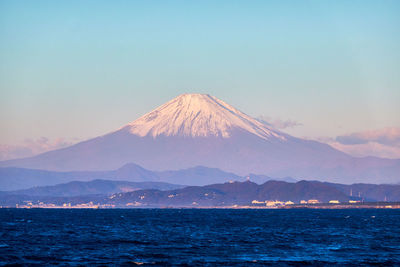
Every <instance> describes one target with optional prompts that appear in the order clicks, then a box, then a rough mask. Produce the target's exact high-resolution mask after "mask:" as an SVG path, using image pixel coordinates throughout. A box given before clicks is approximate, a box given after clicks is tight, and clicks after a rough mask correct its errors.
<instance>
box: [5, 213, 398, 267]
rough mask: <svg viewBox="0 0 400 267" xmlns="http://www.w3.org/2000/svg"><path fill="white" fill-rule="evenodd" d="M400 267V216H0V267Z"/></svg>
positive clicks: (331, 214)
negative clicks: (310, 266)
mask: <svg viewBox="0 0 400 267" xmlns="http://www.w3.org/2000/svg"><path fill="white" fill-rule="evenodd" d="M8 264H10V265H12V264H21V265H31V266H32V265H33V266H35V265H37V266H43V265H77V266H87V265H92V266H124V265H127V266H128V265H136V264H139V265H141V266H146V265H149V266H157V265H163V266H265V265H278V266H279V265H281V266H297V265H299V264H306V265H317V266H327V265H340V266H344V265H349V266H353V265H354V266H359V265H382V266H391V265H400V210H367V209H365V210H364V209H358V210H307V209H304V210H294V209H292V210H229V209H109V210H83V209H82V210H79V209H71V210H68V209H66V210H61V209H54V210H51V209H0V265H8Z"/></svg>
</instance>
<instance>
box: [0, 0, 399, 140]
mask: <svg viewBox="0 0 400 267" xmlns="http://www.w3.org/2000/svg"><path fill="white" fill-rule="evenodd" d="M184 92H203V93H209V94H211V95H214V96H216V97H219V98H221V99H222V100H224V101H226V102H228V103H230V104H232V105H233V106H236V107H237V108H239V109H240V110H242V111H244V112H245V113H248V114H249V115H252V116H260V115H263V116H269V117H272V118H280V119H284V120H285V119H291V120H295V121H298V122H300V123H302V124H303V126H300V127H296V128H293V129H290V130H289V132H291V133H292V134H294V135H297V136H310V137H313V136H314V137H317V136H336V135H340V134H344V133H348V132H355V131H363V130H369V129H377V128H382V127H387V126H394V127H400V1H385V0H382V1H381V0H379V1H378V0H377V1H365V0H362V1H349V0H344V1H281V0H279V1H140V2H139V1H111V0H110V1H40V0H39V1H14V0H9V1H8V0H2V1H0V123H1V131H0V143H2V144H12V143H17V142H19V141H21V140H23V139H24V138H37V137H40V136H46V137H50V138H56V137H78V138H83V139H84V138H88V137H94V136H98V135H102V134H105V133H107V132H110V131H112V130H115V129H116V128H118V127H120V126H122V125H124V124H125V123H128V122H129V121H132V120H134V119H136V118H138V117H139V116H140V115H142V114H144V113H146V112H148V111H150V110H151V109H153V108H155V107H156V106H158V105H160V104H162V103H164V102H166V101H168V100H169V99H171V98H173V97H175V96H177V95H179V94H181V93H184Z"/></svg>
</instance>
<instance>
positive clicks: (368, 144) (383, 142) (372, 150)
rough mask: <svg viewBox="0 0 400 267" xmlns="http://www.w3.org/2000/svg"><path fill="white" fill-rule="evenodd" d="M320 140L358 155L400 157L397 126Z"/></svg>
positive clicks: (399, 134) (399, 138)
mask: <svg viewBox="0 0 400 267" xmlns="http://www.w3.org/2000/svg"><path fill="white" fill-rule="evenodd" d="M319 141H321V142H325V143H328V144H329V145H331V146H333V147H334V148H336V149H338V150H341V151H343V152H346V153H348V154H350V155H352V156H356V157H365V156H376V157H383V158H394V159H400V128H396V127H387V128H383V129H377V130H370V131H363V132H355V133H350V134H347V135H341V136H337V137H336V138H321V139H319Z"/></svg>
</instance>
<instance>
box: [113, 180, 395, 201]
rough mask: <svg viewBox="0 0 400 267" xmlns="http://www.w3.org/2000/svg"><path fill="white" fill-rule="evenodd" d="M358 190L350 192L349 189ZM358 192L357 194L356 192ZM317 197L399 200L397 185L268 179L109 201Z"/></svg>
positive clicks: (141, 193) (138, 193)
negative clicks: (259, 181)
mask: <svg viewBox="0 0 400 267" xmlns="http://www.w3.org/2000/svg"><path fill="white" fill-rule="evenodd" d="M351 191H352V192H357V194H353V195H352V196H351V195H350V192H351ZM358 193H360V195H358ZM310 199H316V200H319V201H320V202H324V203H327V202H329V201H330V200H338V201H340V202H348V201H349V200H364V201H384V200H387V201H400V185H371V184H359V185H341V184H330V183H322V182H317V181H300V182H297V183H287V182H282V181H268V182H266V183H263V184H261V185H258V184H256V183H253V182H250V181H246V182H233V183H224V184H214V185H207V186H201V187H200V186H190V187H185V188H182V189H175V190H168V191H160V190H139V191H134V192H127V193H122V194H115V195H113V196H112V197H111V198H110V201H108V202H110V203H115V204H118V205H121V204H127V203H140V204H141V205H145V206H146V205H149V206H194V207H196V206H231V205H250V204H251V202H252V201H253V200H258V201H266V200H267V201H268V200H270V201H275V200H279V201H293V202H295V203H299V202H300V201H301V200H310Z"/></svg>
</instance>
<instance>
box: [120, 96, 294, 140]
mask: <svg viewBox="0 0 400 267" xmlns="http://www.w3.org/2000/svg"><path fill="white" fill-rule="evenodd" d="M124 128H128V129H129V131H130V132H131V133H132V134H135V135H138V136H148V135H150V136H153V137H157V136H160V135H165V136H184V137H209V136H217V137H223V138H228V137H230V136H231V133H232V130H235V129H241V130H245V131H247V132H250V133H253V134H255V135H257V136H259V137H262V138H264V139H268V138H271V137H274V138H278V139H280V140H286V137H285V135H284V134H282V133H280V132H278V131H276V130H273V129H271V128H270V127H269V126H267V125H265V124H263V123H261V122H259V121H257V120H255V119H253V118H251V117H250V116H248V115H246V114H244V113H243V112H241V111H239V110H237V109H236V108H234V107H232V106H230V105H228V104H227V103H225V102H223V101H222V100H220V99H218V98H216V97H214V96H210V95H207V94H183V95H180V96H178V97H176V98H174V99H172V100H171V101H169V102H167V103H165V104H164V105H162V106H160V107H158V108H157V109H155V110H153V111H151V112H150V113H147V114H145V115H144V116H142V117H140V118H139V119H137V120H135V121H133V122H131V123H129V124H128V125H127V126H125V127H124Z"/></svg>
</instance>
